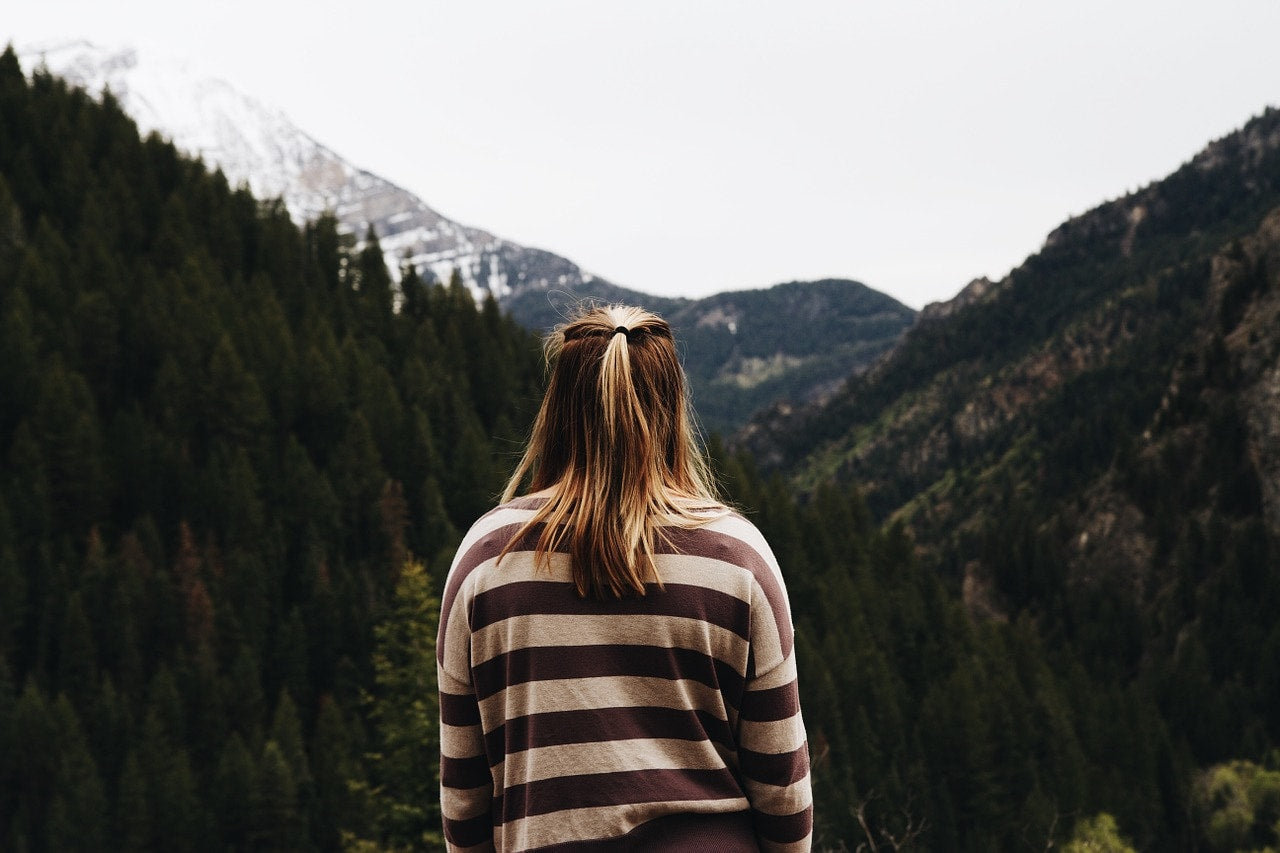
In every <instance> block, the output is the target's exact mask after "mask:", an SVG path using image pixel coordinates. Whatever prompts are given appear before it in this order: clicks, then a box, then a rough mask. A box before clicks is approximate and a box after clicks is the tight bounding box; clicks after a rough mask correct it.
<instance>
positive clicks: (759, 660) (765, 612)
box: [751, 584, 786, 674]
mask: <svg viewBox="0 0 1280 853" xmlns="http://www.w3.org/2000/svg"><path fill="white" fill-rule="evenodd" d="M751 645H752V651H753V652H754V653H755V659H756V660H755V663H756V673H757V674H759V673H768V672H770V671H772V670H773V669H774V668H775V667H778V666H780V665H782V664H783V663H785V662H786V659H785V657H784V656H783V653H782V638H781V634H780V632H779V630H778V623H777V621H775V620H774V618H773V608H772V607H771V606H770V605H769V599H768V597H767V596H766V595H765V593H764V590H763V589H761V588H760V585H759V584H756V585H755V595H753V596H752V598H751Z"/></svg>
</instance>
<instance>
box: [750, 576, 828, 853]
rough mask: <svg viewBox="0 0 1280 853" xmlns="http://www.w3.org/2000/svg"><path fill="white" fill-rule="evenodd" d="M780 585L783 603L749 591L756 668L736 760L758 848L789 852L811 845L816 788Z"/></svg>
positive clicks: (757, 590) (759, 591) (778, 591)
mask: <svg viewBox="0 0 1280 853" xmlns="http://www.w3.org/2000/svg"><path fill="white" fill-rule="evenodd" d="M780 577H781V576H780V575H778V578H779V579H780ZM782 589H783V588H782V587H781V584H780V583H779V585H778V586H777V589H776V591H775V592H774V597H778V596H781V597H783V599H784V600H783V601H781V602H779V601H770V600H769V599H770V596H769V594H768V593H766V592H765V590H763V589H761V588H760V586H758V585H757V586H756V588H755V591H754V592H753V594H752V608H751V647H752V652H751V653H752V665H751V669H752V670H753V671H752V672H750V673H749V674H748V679H747V684H746V690H745V692H744V693H743V697H742V705H741V707H740V708H739V710H738V758H739V766H740V768H741V771H742V776H743V781H744V784H745V787H746V793H747V799H748V800H749V801H750V802H751V810H752V819H753V821H754V824H755V830H756V835H757V837H758V838H759V840H760V847H761V850H765V851H785V853H793V851H807V850H809V849H810V846H811V844H812V833H813V792H812V789H811V785H810V778H809V746H808V742H807V740H806V736H805V729H804V719H803V718H802V716H801V714H800V693H799V686H798V682H797V680H796V663H795V646H794V643H793V642H792V636H793V635H792V626H791V614H790V609H789V607H788V606H787V603H786V601H785V593H784V592H783V591H782Z"/></svg>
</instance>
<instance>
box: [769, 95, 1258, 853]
mask: <svg viewBox="0 0 1280 853" xmlns="http://www.w3.org/2000/svg"><path fill="white" fill-rule="evenodd" d="M1277 128H1280V112H1278V111H1276V110H1274V109H1272V110H1268V111H1267V112H1266V113H1264V114H1263V115H1262V116H1259V117H1258V118H1256V119H1254V120H1252V121H1251V122H1249V124H1247V125H1246V126H1245V127H1244V128H1242V129H1241V130H1240V131H1237V132H1236V133H1234V134H1232V135H1231V136H1230V137H1227V138H1226V139H1224V140H1220V141H1219V142H1217V143H1214V144H1213V146H1212V148H1211V149H1210V150H1209V151H1208V152H1206V153H1205V154H1204V155H1202V156H1200V157H1197V158H1196V159H1195V160H1194V161H1193V162H1191V163H1189V164H1187V165H1186V166H1184V167H1182V168H1181V169H1179V170H1178V171H1177V172H1176V173H1175V174H1174V175H1172V176H1170V177H1169V178H1167V179H1165V180H1163V181H1160V182H1157V183H1154V184H1152V185H1151V186H1149V187H1147V188H1145V189H1143V190H1140V191H1138V192H1135V193H1133V194H1131V195H1129V196H1126V197H1125V198H1122V199H1119V200H1117V201H1114V202H1109V203H1107V204H1104V205H1102V206H1100V207H1099V208H1097V209H1095V210H1093V211H1091V212H1089V213H1087V214H1085V215H1084V216H1081V217H1079V218H1077V219H1073V220H1071V221H1070V222H1068V223H1066V224H1064V225H1063V226H1062V227H1061V228H1059V229H1058V230H1057V231H1055V232H1054V233H1053V234H1052V235H1051V236H1050V238H1049V240H1048V241H1047V242H1046V244H1045V247H1044V248H1043V249H1042V251H1040V252H1039V253H1037V254H1035V255H1033V256H1032V257H1030V258H1028V260H1027V261H1026V263H1025V264H1024V265H1023V266H1021V267H1019V268H1018V269H1017V270H1015V271H1014V272H1013V273H1011V274H1010V275H1009V276H1008V277H1007V278H1006V279H1005V280H1003V281H1001V282H998V283H995V284H991V283H988V285H989V287H988V288H987V289H986V291H985V292H976V291H975V292H973V293H970V294H969V295H968V296H967V297H966V299H963V300H961V303H962V304H958V305H956V306H953V309H954V310H953V311H952V312H951V313H950V315H949V316H945V317H941V318H938V317H935V318H933V319H928V320H925V321H923V322H920V323H917V324H916V325H915V326H914V327H913V328H912V329H911V330H910V331H909V332H908V334H907V335H906V336H905V338H904V339H903V341H902V343H901V345H900V346H899V347H898V348H897V349H896V350H895V351H894V353H893V354H892V356H890V357H889V358H887V359H885V360H884V361H883V362H881V363H880V364H879V365H878V366H877V367H876V368H875V370H873V371H871V372H870V373H868V374H866V375H863V376H860V377H855V378H853V379H851V380H850V382H849V384H848V385H847V386H846V388H845V389H843V390H842V391H841V392H840V393H839V394H837V395H836V396H835V397H834V398H833V399H832V400H831V401H830V403H829V404H828V405H825V406H821V407H815V408H814V409H813V410H811V411H809V412H806V413H802V414H801V415H800V416H798V417H794V418H786V417H782V416H779V417H776V418H774V419H773V420H772V421H767V420H764V421H760V422H758V424H757V426H758V427H759V429H757V430H756V431H755V434H754V435H753V436H750V437H748V439H747V441H746V442H745V443H746V444H747V446H748V447H749V449H751V450H752V451H754V452H756V453H757V454H758V455H759V458H761V459H764V460H767V461H768V462H769V463H771V465H773V466H777V467H779V468H780V469H781V472H782V473H784V474H788V475H791V479H790V480H789V481H788V482H789V483H791V484H793V485H799V486H801V487H803V488H805V489H807V490H812V489H813V488H814V487H815V486H816V484H819V483H824V482H832V481H834V482H840V483H850V482H855V481H856V482H858V483H859V485H860V487H861V488H862V490H863V493H864V494H865V495H866V499H867V502H868V504H869V506H870V508H871V511H872V513H873V514H874V516H875V517H877V518H884V519H890V518H891V519H894V520H895V522H897V523H901V524H904V525H906V526H907V527H908V528H909V529H910V530H911V533H912V537H913V539H914V541H915V543H916V550H917V559H919V560H920V561H921V564H922V565H923V566H925V567H926V568H928V569H929V570H930V572H931V573H932V572H933V571H934V570H936V574H937V576H938V577H940V578H941V579H942V582H943V583H944V584H946V586H947V588H948V592H947V593H946V595H947V597H948V598H959V599H961V600H963V601H964V603H965V605H966V608H965V610H963V611H962V610H957V611H956V613H957V614H958V615H953V616H951V617H947V618H949V619H950V621H952V622H955V621H957V619H958V620H959V621H960V622H962V623H963V622H966V621H972V622H973V623H974V625H975V627H973V628H971V629H969V630H970V631H971V632H972V637H971V638H970V639H968V640H965V641H964V643H961V644H960V645H958V646H956V648H957V650H959V649H969V650H968V651H965V652H963V656H962V657H960V658H956V659H953V660H956V661H958V664H957V668H956V669H954V670H952V669H948V668H943V669H941V670H935V671H932V672H930V671H929V670H928V669H927V658H925V657H923V656H921V655H919V654H909V655H905V656H903V657H902V658H900V659H898V660H895V661H890V662H889V663H888V664H887V665H886V666H885V667H884V668H885V670H886V671H887V672H889V673H892V674H893V675H894V676H896V677H897V678H900V679H902V682H903V684H904V685H907V686H910V685H913V684H915V683H917V682H916V681H915V679H914V678H913V673H917V672H920V671H921V669H922V668H924V672H925V673H926V675H927V678H926V681H927V683H930V684H931V685H933V686H932V688H931V690H939V691H941V692H939V693H937V694H936V695H934V696H933V697H932V700H933V701H929V700H930V697H929V696H928V695H920V694H910V693H908V694H907V695H909V696H910V697H911V701H912V702H913V703H916V702H918V703H919V704H918V705H913V708H914V709H918V710H913V712H912V713H918V714H919V715H921V717H924V716H926V715H927V717H928V720H929V721H928V725H925V726H923V727H922V728H921V734H920V735H919V740H918V742H919V744H920V746H921V747H922V748H923V749H924V750H925V752H926V753H928V754H929V755H930V756H938V755H942V754H945V755H946V756H947V757H946V759H945V762H947V763H945V764H944V765H943V766H937V765H932V766H931V767H930V772H929V773H928V774H926V778H927V779H928V784H929V786H930V789H931V790H932V791H933V795H932V796H933V797H934V799H933V801H932V803H931V804H930V805H928V807H927V814H928V816H929V820H930V822H931V823H932V824H933V827H934V829H935V831H937V832H938V833H939V834H938V835H936V836H934V843H933V845H931V846H933V847H934V848H936V849H947V848H948V847H954V848H961V849H963V848H968V849H1009V848H1013V847H1022V846H1026V845H1027V844H1030V845H1031V846H1033V847H1040V846H1042V843H1043V841H1042V837H1040V838H1037V837H1032V838H1030V839H1028V838H1021V839H1020V838H1019V837H1018V836H1017V835H1016V834H1013V833H1014V830H1015V827H1014V826H1013V825H1012V823H1011V822H1010V821H1009V820H1008V819H1005V818H1001V817H999V816H998V814H997V813H998V811H999V809H1000V806H999V805H998V804H1004V808H1005V809H1006V810H1007V813H1008V814H1010V815H1014V814H1016V815H1017V820H1018V821H1019V822H1020V824H1019V825H1020V826H1023V827H1031V828H1033V829H1034V828H1035V827H1047V826H1049V825H1050V824H1051V823H1053V818H1054V816H1055V815H1056V816H1057V817H1058V818H1060V820H1058V822H1057V826H1058V827H1059V829H1058V835H1059V837H1060V838H1061V836H1062V835H1063V834H1064V833H1065V831H1066V829H1067V824H1069V823H1070V820H1068V819H1067V817H1068V815H1071V816H1072V819H1074V817H1075V816H1087V815H1091V814H1098V813H1106V814H1109V815H1112V816H1114V817H1115V818H1116V819H1117V821H1118V823H1119V828H1120V830H1121V831H1122V833H1123V834H1124V835H1125V836H1127V837H1129V838H1132V839H1133V841H1134V844H1135V846H1136V847H1137V848H1138V849H1170V848H1181V849H1186V848H1189V847H1191V846H1193V845H1194V844H1195V843H1196V833H1197V831H1199V830H1197V829H1196V828H1195V827H1193V826H1192V825H1191V823H1190V817H1189V815H1190V810H1189V808H1188V801H1189V797H1190V788H1191V785H1192V779H1193V776H1194V772H1195V770H1196V768H1197V767H1205V766H1209V765H1213V764H1220V763H1223V762H1228V761H1231V760H1233V759H1248V760H1252V761H1255V762H1260V761H1262V760H1264V759H1265V757H1266V756H1267V755H1268V754H1269V753H1270V752H1271V751H1272V750H1274V749H1275V748H1276V746H1277V744H1280V716H1278V715H1277V713H1276V709H1277V708H1280V703H1278V702H1277V698H1278V697H1280V682H1278V681H1277V679H1278V677H1280V666H1278V665H1277V664H1275V662H1274V660H1275V658H1274V653H1275V650H1276V649H1280V631H1277V628H1276V625H1275V621H1276V620H1275V614H1276V612H1277V608H1278V607H1280V574H1278V573H1277V572H1276V566H1277V554H1280V527H1277V525H1276V521H1275V519H1276V518H1277V516H1276V507H1275V501H1276V492H1275V488H1274V483H1275V476H1276V470H1277V467H1276V465H1277V463H1276V454H1275V446H1276V445H1275V434H1276V423H1277V417H1278V414H1277V407H1276V400H1275V396H1274V391H1273V390H1269V389H1274V370H1275V363H1276V357H1277V354H1278V353H1280V331H1278V330H1280V322H1278V320H1280V146H1277V145H1276V143H1275V139H1276V132H1277ZM979 290H981V288H979ZM813 503H816V500H815V501H813ZM774 504H775V502H774V501H772V500H769V499H768V497H767V496H766V497H765V498H764V499H763V500H762V501H761V502H760V503H759V504H758V505H760V506H762V512H761V516H762V518H765V519H767V518H769V517H770V516H769V513H768V512H767V511H766V510H765V509H763V507H768V506H773V505H774ZM797 526H798V527H799V528H800V529H803V527H804V525H802V524H801V525H797ZM780 531H781V532H780V533H779V534H778V535H779V537H780V540H781V541H782V542H783V543H784V544H783V547H784V548H787V549H789V550H788V554H787V556H789V557H797V556H798V557H800V558H802V559H803V558H804V554H805V551H806V550H812V549H813V548H815V547H817V546H815V545H814V537H813V536H801V537H796V536H795V535H794V534H793V532H792V531H791V530H790V529H789V528H788V527H786V526H784V527H782V528H781V529H780ZM796 543H799V544H798V547H797V544H796ZM824 548H825V546H824ZM875 553H876V552H875V550H874V549H873V551H872V554H873V555H874V554H875ZM780 556H781V555H780ZM809 559H810V563H812V558H809ZM874 562H875V561H874V557H873V559H872V564H873V565H874ZM802 564H803V563H802ZM783 565H784V566H786V565H787V561H786V559H784V560H783ZM842 583H843V582H842V581H841V582H834V581H828V582H827V584H826V585H825V586H819V588H818V589H816V590H814V589H813V588H811V584H812V581H810V580H808V579H807V578H805V577H804V576H803V575H802V576H801V578H800V579H798V583H797V584H796V586H798V587H799V590H798V594H797V595H796V601H797V602H798V604H797V610H798V611H799V612H804V611H808V610H809V609H810V608H814V610H813V612H815V613H818V614H821V616H820V618H817V619H815V620H814V622H813V623H812V624H813V626H815V627H816V626H830V625H831V622H832V620H835V619H837V618H838V617H837V616H836V613H835V612H834V607H835V605H834V601H836V600H838V599H839V598H840V596H839V594H838V592H836V590H839V589H840V585H841V584H842ZM877 594H883V590H878V591H877ZM867 600H868V599H867V597H866V596H864V597H862V599H861V601H862V602H863V605H862V606H864V607H865V606H866V604H865V602H866V601H867ZM904 603H905V599H903V598H902V597H901V596H900V595H894V596H892V597H891V598H890V600H889V602H887V604H886V606H887V607H889V608H891V609H892V608H897V607H900V606H902V605H903V604H904ZM843 618H849V617H843ZM910 624H912V623H911V621H910V619H909V618H908V617H907V616H905V615H904V616H903V617H902V619H901V620H900V621H899V622H898V623H896V625H895V627H894V629H893V630H892V631H890V632H889V633H887V634H884V635H879V636H876V637H875V645H876V646H877V648H882V647H884V646H885V645H886V644H890V647H892V646H891V644H893V643H895V642H897V641H899V640H900V639H901V637H902V634H901V630H902V626H904V625H910ZM1010 626H1012V627H1010ZM824 630H826V631H827V632H828V633H830V632H832V631H836V632H838V631H840V630H842V627H837V628H834V629H833V628H831V627H826V628H824ZM956 636H962V635H956ZM1013 639H1016V642H1013V641H1012V640H1013ZM952 642H953V641H948V644H950V643H952ZM975 642H976V643H977V646H976V648H973V647H971V646H969V645H966V644H972V643H975ZM988 643H993V645H992V646H991V647H990V648H987V644H988ZM846 646H847V647H848V648H851V649H853V650H855V653H856V651H857V650H858V649H860V648H863V647H864V646H865V642H864V643H858V642H853V641H851V642H849V643H847V644H846ZM1002 647H1003V648H1002ZM800 648H802V649H804V648H806V647H805V646H801V647H800ZM809 648H813V649H814V650H815V657H816V658H817V659H818V660H819V661H820V663H819V664H818V665H819V667H821V666H822V665H823V664H824V663H825V662H826V661H827V660H831V659H839V658H840V657H842V656H844V655H846V654H847V653H846V651H844V649H843V648H842V646H841V645H840V644H838V643H832V641H831V640H830V639H829V638H824V639H823V640H822V641H817V640H814V641H812V642H811V643H810V646H809ZM1027 649H1032V650H1034V655H1030V656H1028V657H1027V659H1026V661H1024V662H1018V663H1017V664H1016V666H1015V667H1014V668H1013V670H1012V671H1010V669H1009V660H1008V659H1010V658H1011V659H1013V660H1014V661H1018V655H1019V654H1025V653H1026V650H1027ZM949 659H950V658H949ZM974 667H976V669H975V668H974ZM872 671H874V667H873V668H872ZM1037 671H1041V672H1043V673H1044V674H1043V675H1037V674H1036V673H1037ZM1050 673H1052V675H1050ZM824 680H825V679H824ZM833 681H834V682H835V683H829V684H819V685H817V687H816V689H818V690H820V691H824V694H823V695H826V692H828V691H830V692H834V693H835V695H839V684H838V679H833ZM1030 685H1036V686H1035V687H1034V688H1032V687H1030ZM1024 694H1025V695H1024ZM818 701H820V702H825V701H829V699H825V698H824V699H821V700H818ZM846 701H847V700H846ZM820 713H821V712H820ZM864 717H868V718H870V717H871V710H866V711H865V712H863V711H859V712H857V713H855V714H851V715H848V716H847V719H850V721H851V726H850V731H851V732H856V733H857V734H856V735H855V736H856V737H857V738H859V739H861V738H864V737H866V736H865V735H864V734H863V731H864V723H863V719H864ZM908 719H910V716H909V715H908ZM884 725H885V724H884V723H880V722H878V721H875V720H874V719H873V720H871V722H870V723H869V726H870V729H871V730H874V731H877V732H878V731H879V730H881V729H882V728H883V727H884ZM890 730H891V731H892V730H893V729H892V727H890ZM908 730H910V726H908ZM1029 732H1031V733H1034V736H1031V737H1029V736H1028V733H1029ZM831 743H832V744H833V749H832V754H833V755H837V754H838V752H837V751H836V750H837V749H838V748H839V747H840V743H841V741H840V740H839V739H837V738H831ZM911 744H912V742H911V741H908V746H907V748H906V751H905V752H903V751H900V752H899V753H898V755H899V756H904V755H905V756H910V755H912V753H911V749H913V748H914V747H913V746H911ZM880 755H881V753H880V752H879V751H878V750H876V749H872V750H870V752H869V760H870V761H871V762H872V763H873V764H874V762H875V761H876V760H878V758H879V756H880ZM930 760H931V761H936V760H940V759H937V758H931V759H930ZM905 763H906V765H907V766H910V765H911V760H910V759H908V760H906V762H905ZM902 764H903V760H902V759H901V758H900V759H899V763H898V766H899V767H900V766H902ZM852 766H853V768H854V772H855V774H856V770H857V764H856V763H855V764H853V765H852ZM1049 766H1052V767H1053V768H1054V769H1053V771H1052V772H1045V768H1046V767H1049ZM892 769H894V768H886V771H885V772H886V773H889V771H890V770H892ZM856 781H857V780H856V775H855V783H856ZM878 784H879V785H880V787H881V788H882V789H883V787H884V784H885V783H883V782H881V783H878ZM1031 835H1032V836H1035V832H1034V831H1033V832H1031ZM842 837H845V838H847V837H848V836H847V835H845V836H842ZM858 837H859V838H861V837H860V836H858ZM1253 843H1254V844H1255V845H1256V846H1261V842H1256V841H1255V842H1253Z"/></svg>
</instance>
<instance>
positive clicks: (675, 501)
mask: <svg viewBox="0 0 1280 853" xmlns="http://www.w3.org/2000/svg"><path fill="white" fill-rule="evenodd" d="M543 349H544V353H545V355H546V360H547V367H548V369H549V371H550V381H549V383H548V386H547V393H546V396H545V397H543V400H542V406H541V408H540V409H539V410H538V416H537V418H536V419H535V420H534V424H533V431H532V434H531V436H530V438H529V445H528V447H527V448H526V449H525V453H524V457H523V458H522V459H521V460H520V464H519V465H517V466H516V469H515V473H513V474H512V475H511V480H510V481H509V482H508V483H507V488H506V491H505V492H504V494H503V496H502V499H503V501H509V500H511V499H512V498H514V497H515V495H516V493H517V492H518V491H519V489H520V487H521V484H522V483H523V482H524V480H525V478H526V477H527V476H530V475H531V482H530V491H534V492H537V491H541V490H544V489H548V488H550V487H552V486H554V487H556V488H555V492H554V494H552V495H551V496H550V497H549V498H548V499H547V501H546V503H544V504H543V505H542V506H541V507H540V508H539V509H538V511H537V512H536V513H534V515H533V517H532V518H531V519H530V520H529V521H528V522H527V523H526V524H524V525H523V526H522V527H521V528H520V530H519V531H518V532H517V533H516V535H515V536H513V537H512V539H511V541H509V542H508V543H507V545H506V547H505V548H503V549H502V553H501V554H500V555H499V557H498V559H499V560H501V559H502V557H503V556H505V555H506V554H507V553H508V552H510V551H511V550H513V549H514V548H515V547H516V545H517V543H519V542H521V541H522V540H523V539H524V537H525V536H526V535H527V534H529V533H530V532H531V531H533V530H534V529H536V528H537V527H539V526H541V528H542V530H541V533H540V534H539V536H538V540H537V544H536V545H535V547H534V559H535V561H536V562H537V564H539V565H540V566H543V567H545V566H547V565H548V562H549V560H550V554H551V553H553V552H555V551H556V550H559V549H561V547H562V546H563V545H565V544H566V541H567V546H568V548H567V550H568V552H569V556H570V560H571V566H572V572H573V581H574V585H575V586H576V587H577V590H578V594H579V595H582V596H587V595H591V596H593V597H596V598H604V597H605V593H606V592H608V593H610V594H612V595H613V596H614V597H617V598H621V597H622V596H623V595H626V594H630V593H634V594H637V595H644V593H645V584H646V583H647V582H653V583H656V584H657V585H658V586H659V587H661V585H662V579H661V578H660V577H658V571H657V566H656V564H655V563H654V559H653V558H654V553H655V549H656V547H657V542H658V540H659V538H663V539H665V534H664V533H663V531H662V527H663V526H664V525H665V524H675V525H677V526H680V527H694V526H697V525H700V524H704V523H706V522H707V521H709V520H710V519H712V518H715V517H718V516H720V515H723V514H724V513H725V512H727V511H728V510H727V509H726V508H725V506H724V504H723V503H721V501H720V500H719V498H718V497H717V495H716V492H715V488H714V480H713V478H712V476H711V472H710V468H709V467H708V465H707V462H706V458H705V457H704V455H703V453H702V450H701V447H700V444H699V442H698V440H697V434H696V432H695V429H694V425H693V418H692V415H691V409H690V405H689V400H688V386H687V383H686V382H685V376H684V370H683V369H682V368H681V367H680V360H679V358H678V357H677V355H676V348H675V340H674V338H673V337H672V334H671V327H670V326H669V325H667V323H666V321H665V320H663V319H662V318H661V317H658V316H657V315H656V314H651V313H650V312H648V311H645V310H643V309H641V308H631V307H626V306H618V305H615V306H609V307H596V308H590V309H587V310H586V311H584V312H583V313H581V314H579V315H578V316H576V317H574V318H573V319H571V320H570V321H569V322H567V323H565V324H564V325H562V326H559V327H558V328H556V329H555V331H553V332H552V333H551V334H550V335H548V336H547V338H546V341H545V342H544V347H543Z"/></svg>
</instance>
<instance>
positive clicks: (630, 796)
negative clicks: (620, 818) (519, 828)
mask: <svg viewBox="0 0 1280 853" xmlns="http://www.w3.org/2000/svg"><path fill="white" fill-rule="evenodd" d="M741 796H743V792H742V789H741V788H740V787H739V786H738V783H737V781H736V780H735V779H734V778H733V774H732V773H731V772H729V770H728V769H727V768H724V767H721V768H719V769H716V770H665V769H664V770H630V771H626V772H622V773H586V774H583V775H580V776H558V777H556V778H553V779H542V780H540V781H537V782H529V783H527V784H524V785H512V786H511V787H510V788H507V790H506V791H505V792H504V793H503V797H502V800H503V811H502V817H503V822H504V823H505V822H507V821H513V820H519V819H520V818H523V817H529V816H531V815H539V814H549V813H551V812H558V811H563V810H565V809H583V808H595V807H599V806H623V805H636V804H638V803H659V802H687V801H690V800H723V799H728V798H731V797H741Z"/></svg>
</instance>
